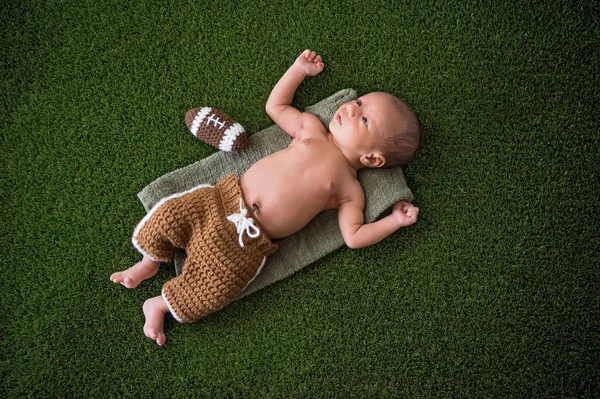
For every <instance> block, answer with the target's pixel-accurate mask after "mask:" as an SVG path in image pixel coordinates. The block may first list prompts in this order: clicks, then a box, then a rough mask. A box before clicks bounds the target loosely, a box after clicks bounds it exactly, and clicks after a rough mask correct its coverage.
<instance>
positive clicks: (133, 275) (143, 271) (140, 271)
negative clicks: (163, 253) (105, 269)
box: [110, 256, 160, 288]
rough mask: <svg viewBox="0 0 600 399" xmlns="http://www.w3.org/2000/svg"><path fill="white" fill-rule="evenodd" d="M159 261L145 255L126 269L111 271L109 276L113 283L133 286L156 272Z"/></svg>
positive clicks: (128, 286)
mask: <svg viewBox="0 0 600 399" xmlns="http://www.w3.org/2000/svg"><path fill="white" fill-rule="evenodd" d="M159 266H160V262H158V261H155V260H152V259H150V258H148V257H147V256H144V258H143V259H142V260H141V261H140V262H138V263H136V264H135V265H133V266H131V267H130V268H129V269H127V270H123V271H121V272H116V273H113V274H112V275H111V276H110V280H111V281H112V282H113V283H115V284H122V285H124V286H125V287H127V288H135V287H137V286H138V285H139V284H140V283H141V282H142V281H144V280H147V279H149V278H150V277H152V276H154V275H155V274H156V273H158V268H159Z"/></svg>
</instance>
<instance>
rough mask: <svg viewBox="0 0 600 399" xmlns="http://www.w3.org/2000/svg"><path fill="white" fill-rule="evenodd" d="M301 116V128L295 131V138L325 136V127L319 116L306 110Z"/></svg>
mask: <svg viewBox="0 0 600 399" xmlns="http://www.w3.org/2000/svg"><path fill="white" fill-rule="evenodd" d="M301 118H302V123H301V128H300V129H299V130H298V132H297V133H296V136H295V138H296V139H299V140H304V139H308V138H315V137H317V138H320V137H323V138H324V137H326V136H327V129H326V128H325V126H324V125H323V123H322V122H321V120H320V119H319V118H317V117H316V116H314V115H313V114H309V113H308V112H303V113H302V116H301Z"/></svg>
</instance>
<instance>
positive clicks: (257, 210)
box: [252, 204, 260, 215]
mask: <svg viewBox="0 0 600 399" xmlns="http://www.w3.org/2000/svg"><path fill="white" fill-rule="evenodd" d="M258 212H260V208H259V207H258V205H256V204H252V213H254V214H255V215H258Z"/></svg>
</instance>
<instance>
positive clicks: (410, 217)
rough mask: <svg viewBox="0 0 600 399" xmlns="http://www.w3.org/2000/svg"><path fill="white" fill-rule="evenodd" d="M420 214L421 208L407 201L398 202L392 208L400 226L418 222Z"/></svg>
mask: <svg viewBox="0 0 600 399" xmlns="http://www.w3.org/2000/svg"><path fill="white" fill-rule="evenodd" d="M418 214H419V208H417V207H416V206H414V205H413V204H411V203H410V202H406V201H400V202H396V203H395V204H394V207H393V208H392V215H393V216H394V217H395V218H396V221H397V222H398V224H399V225H400V227H405V226H410V225H411V224H413V223H414V222H416V221H417V215H418Z"/></svg>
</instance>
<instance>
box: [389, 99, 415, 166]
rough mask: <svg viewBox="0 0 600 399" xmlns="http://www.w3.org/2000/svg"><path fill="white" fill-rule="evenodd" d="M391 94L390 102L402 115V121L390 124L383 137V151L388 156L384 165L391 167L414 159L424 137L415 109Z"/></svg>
mask: <svg viewBox="0 0 600 399" xmlns="http://www.w3.org/2000/svg"><path fill="white" fill-rule="evenodd" d="M385 94H387V96H389V99H390V103H391V104H392V106H393V107H394V109H395V110H396V111H397V112H398V114H399V115H400V118H401V119H402V122H401V123H400V124H399V125H392V124H390V125H388V126H387V127H386V131H385V132H384V137H382V139H383V140H382V151H383V154H384V155H385V158H386V163H385V165H384V167H386V168H391V167H393V166H398V165H402V166H404V165H406V164H408V163H409V162H410V161H412V159H413V156H414V154H415V152H416V151H417V150H418V149H419V145H420V143H421V139H422V130H421V127H420V125H419V119H417V115H415V113H414V111H413V110H412V109H411V108H410V107H409V106H408V104H406V103H405V102H404V101H402V100H400V99H399V98H398V97H396V96H394V95H391V94H388V93H385Z"/></svg>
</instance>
